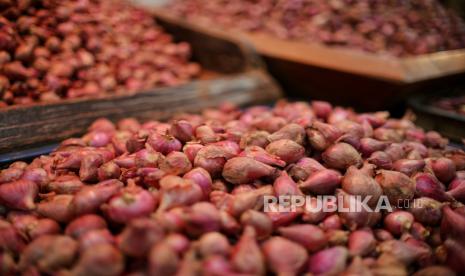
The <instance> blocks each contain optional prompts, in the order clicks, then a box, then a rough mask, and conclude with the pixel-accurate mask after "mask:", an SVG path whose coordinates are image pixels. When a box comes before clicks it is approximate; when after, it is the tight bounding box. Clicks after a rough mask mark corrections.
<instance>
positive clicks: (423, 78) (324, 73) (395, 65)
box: [154, 7, 465, 110]
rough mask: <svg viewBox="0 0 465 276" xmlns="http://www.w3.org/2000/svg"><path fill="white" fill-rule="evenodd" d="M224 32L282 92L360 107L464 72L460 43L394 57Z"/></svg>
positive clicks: (391, 100) (398, 98) (384, 104)
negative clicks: (243, 43) (257, 58)
mask: <svg viewBox="0 0 465 276" xmlns="http://www.w3.org/2000/svg"><path fill="white" fill-rule="evenodd" d="M154 13H155V14H156V15H157V16H159V17H161V18H163V19H164V20H166V21H169V22H171V24H178V25H188V24H190V25H192V24H195V23H193V22H186V21H185V20H183V19H179V18H177V17H176V16H174V15H172V14H170V13H169V11H167V10H164V9H163V8H160V7H157V8H154ZM211 28H212V27H211V26H209V27H208V28H206V27H205V26H200V27H199V30H202V31H205V32H211ZM228 32H229V33H232V34H233V35H235V36H237V37H240V38H241V39H245V40H247V41H248V42H249V43H250V44H251V45H253V46H254V47H255V48H256V50H257V52H259V53H260V54H261V55H262V57H263V58H264V60H265V61H266V64H267V67H268V70H269V71H270V73H271V74H272V75H273V76H274V77H275V78H276V79H277V80H278V81H279V82H280V84H281V85H282V87H283V88H284V90H285V91H286V94H287V95H289V96H297V97H300V98H306V97H307V98H317V99H324V100H329V101H331V102H333V103H335V104H342V105H346V106H353V107H356V108H359V109H361V110H378V109H384V108H389V107H391V106H393V105H395V104H397V103H399V102H404V100H405V99H406V98H407V96H409V95H411V94H413V93H416V92H418V91H421V90H422V89H425V88H428V87H431V86H433V85H442V84H450V83H451V82H455V81H456V80H459V79H460V78H463V77H464V75H465V49H463V50H454V51H444V52H438V53H433V54H427V55H421V56H414V57H405V58H398V57H393V56H387V55H378V54H372V53H366V52H363V51H360V50H353V49H347V48H342V47H328V46H325V45H322V44H318V43H313V44H312V43H308V42H299V41H288V40H282V39H278V38H275V37H272V36H270V35H266V34H257V33H244V32H238V31H232V32H231V31H228Z"/></svg>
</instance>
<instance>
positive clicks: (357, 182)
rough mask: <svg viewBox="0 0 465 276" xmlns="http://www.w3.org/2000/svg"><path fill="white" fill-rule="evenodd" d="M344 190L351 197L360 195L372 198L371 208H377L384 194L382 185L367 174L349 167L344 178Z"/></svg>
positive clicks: (370, 201) (369, 202)
mask: <svg viewBox="0 0 465 276" xmlns="http://www.w3.org/2000/svg"><path fill="white" fill-rule="evenodd" d="M342 189H343V190H344V191H346V192H347V193H349V194H351V195H359V196H361V197H362V198H365V197H367V196H372V198H371V199H370V200H369V201H368V204H369V205H370V206H376V204H377V203H378V199H379V197H380V196H381V195H382V194H383V191H382V189H381V187H380V185H379V184H378V183H377V182H376V181H375V180H374V179H373V177H371V176H370V175H367V174H366V173H364V172H362V171H361V170H359V169H357V168H356V167H353V166H352V167H349V169H348V170H347V172H346V174H345V176H344V177H343V178H342Z"/></svg>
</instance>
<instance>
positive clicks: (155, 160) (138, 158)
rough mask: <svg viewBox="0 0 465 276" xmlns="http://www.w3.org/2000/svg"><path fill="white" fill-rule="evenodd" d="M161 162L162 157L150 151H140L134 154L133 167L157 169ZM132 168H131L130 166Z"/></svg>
mask: <svg viewBox="0 0 465 276" xmlns="http://www.w3.org/2000/svg"><path fill="white" fill-rule="evenodd" d="M162 160H163V155H161V154H160V153H159V152H156V151H154V150H152V149H141V150H139V151H137V152H136V153H134V162H135V166H136V167H138V168H147V167H154V168H156V167H158V166H159V164H160V163H161V162H162ZM131 167H133V166H131Z"/></svg>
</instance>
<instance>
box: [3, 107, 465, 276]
mask: <svg viewBox="0 0 465 276" xmlns="http://www.w3.org/2000/svg"><path fill="white" fill-rule="evenodd" d="M388 115H389V114H387V113H386V112H377V113H365V114H357V113H355V112H354V111H352V110H350V109H344V108H341V107H333V106H331V105H330V104H329V103H326V102H319V101H314V102H312V103H305V102H294V103H290V102H286V101H281V102H278V103H277V104H276V106H274V107H267V106H254V107H250V108H247V109H244V110H241V109H238V108H237V107H235V106H233V105H231V104H224V105H221V106H220V107H219V108H218V109H206V110H204V111H203V112H202V113H201V114H200V115H195V114H180V115H177V116H175V117H174V118H173V119H172V120H171V121H170V122H168V123H165V122H159V121H148V122H145V123H143V124H142V123H139V122H138V121H136V120H134V119H131V118H128V119H124V120H122V121H119V122H118V123H117V124H113V123H112V122H110V121H108V120H106V119H100V120H97V121H96V122H94V123H93V124H92V125H91V126H90V127H89V130H88V133H87V134H86V135H84V136H83V137H82V138H72V139H68V140H65V141H63V142H62V143H61V144H60V146H59V147H58V148H57V149H56V150H55V151H54V152H52V153H51V154H50V155H44V156H40V157H38V158H36V159H34V160H33V161H32V162H31V163H30V164H27V163H24V162H15V163H13V164H11V165H10V166H9V167H8V168H6V169H4V170H2V171H1V172H0V202H1V208H0V217H1V219H0V246H1V252H0V269H1V272H0V274H2V275H8V274H15V273H23V274H25V275H38V274H39V273H42V274H49V275H86V276H89V275H110V276H111V275H120V274H123V273H124V274H131V273H134V274H131V275H139V274H140V275H270V274H271V275H296V274H304V273H310V274H311V275H408V274H412V273H415V275H455V273H456V274H457V275H460V274H463V273H465V267H464V265H463V264H464V263H465V206H464V205H463V203H464V202H465V152H463V151H461V150H458V149H454V148H450V147H449V146H448V141H447V139H445V138H443V137H441V136H440V135H439V134H438V133H436V132H434V131H429V132H425V131H423V130H422V129H419V128H417V127H416V126H415V125H414V124H413V123H412V122H411V121H410V120H408V119H390V118H389V117H388ZM285 195H289V196H301V195H306V196H309V199H308V200H309V202H308V204H309V205H312V206H313V205H318V204H320V205H321V204H322V202H319V201H321V200H322V199H321V197H318V196H322V195H338V196H339V197H338V200H340V202H338V203H339V204H342V205H343V206H344V207H348V206H349V205H350V204H351V200H353V198H354V197H352V196H353V195H360V196H362V197H364V196H371V199H370V201H368V202H367V204H368V205H369V206H374V205H375V204H376V202H377V200H378V199H379V198H381V197H387V199H388V200H389V201H390V202H391V203H392V207H393V208H394V210H393V212H387V211H386V210H382V211H375V212H366V211H361V212H355V211H351V212H342V211H341V210H342V209H341V210H339V211H333V212H323V211H318V210H315V209H310V208H303V207H299V208H297V209H296V210H295V211H288V212H264V198H265V196H276V197H277V196H285ZM398 202H401V203H402V204H398ZM409 203H410V204H409Z"/></svg>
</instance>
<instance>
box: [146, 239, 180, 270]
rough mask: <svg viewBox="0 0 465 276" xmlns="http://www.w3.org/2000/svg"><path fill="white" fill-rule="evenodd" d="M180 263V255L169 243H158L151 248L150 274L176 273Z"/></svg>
mask: <svg viewBox="0 0 465 276" xmlns="http://www.w3.org/2000/svg"><path fill="white" fill-rule="evenodd" d="M179 264H180V259H179V257H178V255H177V254H176V252H175V251H174V250H173V249H172V248H171V247H170V246H169V245H167V244H166V243H159V244H156V245H154V246H153V248H152V249H151V250H150V255H149V265H148V267H149V272H148V275H175V274H176V271H177V270H178V267H179Z"/></svg>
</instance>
